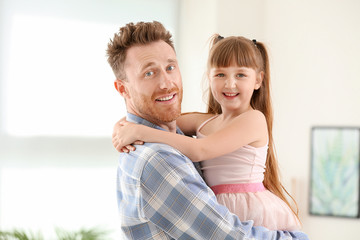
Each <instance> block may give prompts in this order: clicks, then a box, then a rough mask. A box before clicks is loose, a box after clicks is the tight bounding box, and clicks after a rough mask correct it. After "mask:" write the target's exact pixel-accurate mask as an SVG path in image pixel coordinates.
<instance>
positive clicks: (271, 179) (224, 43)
mask: <svg viewBox="0 0 360 240" xmlns="http://www.w3.org/2000/svg"><path fill="white" fill-rule="evenodd" d="M233 62H235V63H236V64H237V65H238V66H241V67H248V68H252V69H254V70H255V71H256V73H260V72H263V73H264V78H263V81H262V84H261V87H260V88H259V89H258V90H254V93H253V96H252V98H251V100H250V105H251V107H252V108H253V109H256V110H259V111H261V112H262V113H263V114H264V115H265V118H266V122H267V129H268V135H269V148H268V154H267V159H266V169H265V173H264V186H265V187H266V188H267V189H268V190H269V191H271V192H272V193H274V194H275V195H276V196H278V197H279V198H281V199H282V200H283V201H284V202H285V203H286V204H287V205H288V206H289V207H290V209H291V210H292V211H293V212H294V214H295V215H296V217H297V218H298V219H299V215H298V212H299V210H298V207H297V203H296V201H295V199H294V198H293V197H292V196H291V195H290V194H289V192H288V191H286V189H285V187H284V186H283V185H282V184H281V182H280V170H279V166H278V163H277V159H276V154H275V147H274V142H273V138H272V126H273V111H272V104H271V97H270V68H269V59H268V54H267V51H266V48H265V45H264V44H263V43H261V42H257V41H256V40H252V41H251V40H250V39H247V38H244V37H240V36H239V37H234V36H232V37H226V38H223V37H221V36H220V35H218V34H216V35H214V36H213V37H212V42H211V49H210V53H209V58H208V63H207V69H208V71H209V70H210V69H211V68H214V67H228V66H230V65H231V64H232V63H233ZM207 112H208V113H212V114H221V113H222V110H221V106H220V104H219V103H218V102H217V101H216V100H215V98H214V96H213V95H212V93H211V89H209V98H208V111H207ZM286 194H287V195H288V196H289V197H290V198H291V199H292V200H293V202H294V204H295V207H293V206H291V205H290V203H289V201H288V200H287V198H286Z"/></svg>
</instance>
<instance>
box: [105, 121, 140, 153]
mask: <svg viewBox="0 0 360 240" xmlns="http://www.w3.org/2000/svg"><path fill="white" fill-rule="evenodd" d="M140 128H141V126H140V125H139V124H135V123H131V122H128V121H126V120H125V118H122V119H121V120H120V121H118V122H117V123H116V124H115V126H114V131H113V135H112V143H113V146H114V147H115V149H116V150H117V151H119V152H125V153H129V152H130V151H135V149H136V148H135V147H134V146H133V144H138V145H142V144H144V142H143V141H140V140H138V139H137V138H136V132H137V130H139V129H140Z"/></svg>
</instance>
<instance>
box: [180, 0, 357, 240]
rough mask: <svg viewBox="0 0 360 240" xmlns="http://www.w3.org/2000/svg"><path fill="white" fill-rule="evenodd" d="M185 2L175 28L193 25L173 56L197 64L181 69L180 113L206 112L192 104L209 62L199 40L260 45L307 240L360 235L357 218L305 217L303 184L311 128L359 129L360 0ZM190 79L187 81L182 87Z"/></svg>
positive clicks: (282, 158)
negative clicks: (238, 38)
mask: <svg viewBox="0 0 360 240" xmlns="http://www.w3.org/2000/svg"><path fill="white" fill-rule="evenodd" d="M182 2H183V5H184V6H186V7H187V8H190V9H191V10H188V13H189V14H187V15H184V14H183V15H180V16H181V17H184V16H185V17H186V19H181V20H180V23H181V24H182V23H184V22H186V23H190V24H187V25H186V27H181V28H180V30H181V31H180V33H179V35H180V36H182V38H181V39H180V40H181V41H180V43H179V46H180V48H179V49H178V51H181V52H183V53H185V54H184V55H181V58H182V59H181V60H182V61H189V60H188V59H192V60H190V61H195V60H193V59H196V65H197V66H198V68H197V69H196V70H193V69H192V68H193V66H189V65H186V64H183V66H182V72H183V79H184V85H185V86H191V87H192V89H191V91H188V90H185V91H184V92H185V98H189V99H190V98H191V99H192V100H189V101H184V106H183V109H184V110H186V111H194V110H199V109H205V107H204V105H202V106H198V105H196V104H197V102H198V101H200V100H199V99H200V96H199V92H200V91H201V87H200V79H201V74H202V73H200V72H201V71H200V66H201V65H202V66H205V60H206V53H204V52H203V51H206V50H207V48H205V49H202V46H203V44H204V43H203V42H201V41H206V40H207V39H208V37H209V36H210V35H211V34H213V33H214V32H218V33H220V34H222V35H224V36H229V35H243V36H245V37H248V38H251V39H252V38H256V39H257V40H259V41H263V42H265V44H267V46H268V50H269V55H270V66H271V76H272V90H273V103H274V115H275V116H274V117H275V119H274V121H275V123H274V139H275V144H276V148H277V153H278V157H279V164H280V167H281V170H282V177H283V182H284V184H285V186H286V187H287V188H288V189H289V190H290V191H291V192H292V194H293V195H294V196H295V197H296V200H297V202H298V204H299V207H300V217H301V219H302V222H303V230H304V231H305V232H306V233H308V235H309V237H310V239H316V240H317V239H319V240H320V239H329V240H331V239H354V237H355V236H358V235H359V234H360V228H359V225H360V220H359V219H344V218H327V217H315V216H310V215H309V214H308V197H309V194H308V192H309V189H308V186H309V178H310V129H311V127H312V126H315V125H330V126H359V125H360V108H359V107H358V105H359V103H360V94H359V92H360V81H359V80H358V79H359V76H360V61H359V59H358V57H359V56H360V45H359V42H360V31H359V27H358V23H359V22H360V15H359V14H358V12H359V11H360V2H359V1H357V0H345V1H336V0H330V1H325V0H302V1H297V0H296V1H288V0H267V1H261V0H256V1H254V0H221V1H220V0H218V1H216V0H213V1H210V3H208V1H206V0H202V1H196V3H193V2H195V1H191V0H187V1H182ZM199 6H201V7H199ZM203 6H206V7H203ZM192 8H194V9H192ZM183 11H185V10H183ZM190 13H191V14H190ZM209 19H211V20H209ZM212 30H213V31H214V32H211V31H212ZM195 44H197V46H199V47H198V48H196V46H195ZM199 49H201V52H200V50H199ZM199 61H200V62H199ZM189 79H191V83H188V82H187V81H188V80H189ZM187 91H188V92H187ZM189 92H190V93H189ZM190 94H191V95H190ZM195 106H196V107H195ZM355 238H356V237H355Z"/></svg>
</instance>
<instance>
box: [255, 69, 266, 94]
mask: <svg viewBox="0 0 360 240" xmlns="http://www.w3.org/2000/svg"><path fill="white" fill-rule="evenodd" d="M263 79H264V72H263V71H261V72H260V73H259V74H258V76H257V78H256V83H255V90H258V89H259V88H260V87H261V84H262V81H263Z"/></svg>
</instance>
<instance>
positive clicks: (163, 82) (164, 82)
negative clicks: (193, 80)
mask: <svg viewBox="0 0 360 240" xmlns="http://www.w3.org/2000/svg"><path fill="white" fill-rule="evenodd" d="M172 84H173V82H172V79H171V76H170V75H169V73H167V72H166V71H162V73H161V75H160V88H161V89H169V88H171V87H172Z"/></svg>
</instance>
